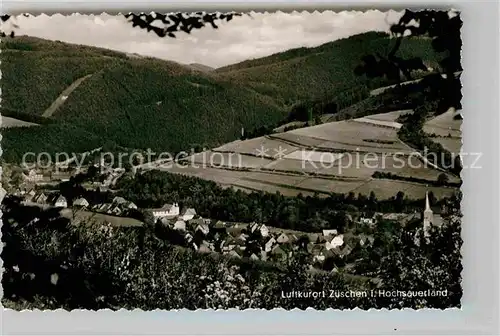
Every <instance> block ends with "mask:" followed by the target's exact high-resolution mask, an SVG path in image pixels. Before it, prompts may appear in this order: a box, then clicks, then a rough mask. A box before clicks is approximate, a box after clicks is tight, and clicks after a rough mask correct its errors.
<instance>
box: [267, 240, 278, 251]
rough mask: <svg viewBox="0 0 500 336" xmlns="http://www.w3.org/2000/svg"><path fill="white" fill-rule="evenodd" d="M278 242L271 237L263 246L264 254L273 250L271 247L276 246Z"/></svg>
mask: <svg viewBox="0 0 500 336" xmlns="http://www.w3.org/2000/svg"><path fill="white" fill-rule="evenodd" d="M277 243H278V242H277V241H276V239H274V237H271V238H270V239H269V240H268V241H267V242H266V244H265V245H264V251H265V252H271V250H272V249H273V246H274V245H276V244H277Z"/></svg>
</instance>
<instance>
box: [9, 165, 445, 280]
mask: <svg viewBox="0 0 500 336" xmlns="http://www.w3.org/2000/svg"><path fill="white" fill-rule="evenodd" d="M88 170H89V168H86V169H85V170H84V171H85V172H86V173H88ZM77 173H78V174H81V171H80V170H78V171H75V170H71V169H68V170H67V171H66V172H64V173H63V174H61V173H58V174H54V173H50V172H49V173H48V172H47V171H45V172H41V171H39V170H36V169H31V170H29V171H26V172H23V174H22V178H23V181H22V183H20V184H19V185H18V186H17V187H16V188H15V190H14V191H13V192H12V194H13V195H14V196H17V197H19V198H20V199H22V204H23V205H26V206H38V207H41V208H43V209H49V208H58V209H60V213H61V216H64V217H67V218H68V219H70V220H71V222H72V223H73V224H76V225H77V224H78V223H79V222H81V221H89V220H90V221H95V222H98V223H100V224H102V225H111V226H114V227H130V226H142V225H145V222H146V221H148V222H150V223H152V224H154V225H156V227H159V228H160V230H159V231H160V232H161V238H162V239H165V240H166V241H169V242H170V243H172V244H174V245H179V246H183V247H185V248H189V249H192V250H194V251H198V252H200V253H218V254H222V255H225V256H228V257H232V258H244V259H246V258H248V259H250V260H254V261H257V260H260V261H263V262H275V263H280V262H283V261H286V260H287V259H288V258H290V257H292V256H293V255H294V254H295V253H297V252H299V251H300V252H303V253H306V254H307V255H309V256H310V260H311V267H316V268H320V269H324V268H325V266H324V265H325V264H326V261H328V260H330V261H331V260H335V262H334V266H333V269H328V270H335V269H336V266H335V265H344V266H345V267H352V266H353V264H354V263H355V262H356V261H359V258H357V257H358V255H359V254H360V251H362V250H367V249H369V248H370V247H372V246H373V244H374V241H375V237H374V232H375V231H376V230H375V228H376V226H377V224H378V223H379V222H380V221H386V222H387V221H388V222H393V223H395V224H396V225H403V226H404V225H405V223H408V222H412V221H413V222H415V221H419V220H420V219H424V226H429V224H430V223H431V222H432V223H433V224H434V223H436V224H437V225H440V224H441V222H442V218H441V213H433V211H432V210H431V208H430V206H429V202H428V199H427V201H426V205H425V206H426V208H425V211H424V212H423V216H422V213H421V214H419V213H372V214H366V213H356V214H353V213H350V214H348V215H347V220H348V221H349V223H350V224H349V227H351V228H355V229H350V230H348V231H346V232H338V231H337V230H335V229H333V230H328V229H325V230H322V231H321V232H313V233H311V232H302V231H293V230H287V229H280V228H274V227H269V226H266V225H265V224H261V223H256V222H253V223H232V222H224V221H221V220H217V219H210V218H203V217H202V216H200V215H199V214H197V211H196V209H195V208H192V207H180V205H179V204H178V203H172V204H164V205H163V206H161V207H159V208H139V207H138V206H137V205H136V204H134V202H132V201H129V200H126V199H125V198H123V197H120V196H115V197H113V198H112V200H110V201H95V200H88V199H86V198H85V197H77V198H75V199H73V200H72V201H70V200H67V199H66V198H65V197H64V196H63V195H61V193H60V192H58V191H57V189H50V188H49V189H47V186H51V188H53V187H54V186H57V185H58V184H59V183H64V182H67V181H69V179H70V178H71V177H72V176H77V175H78V174H77ZM123 174H125V171H124V170H123V169H109V170H108V171H107V173H105V174H101V175H100V177H99V181H100V182H96V181H94V182H91V181H88V180H82V181H81V184H82V185H85V186H86V189H88V190H102V189H101V188H107V190H109V189H110V188H111V189H112V188H113V186H114V185H115V184H116V181H117V180H118V179H119V178H120V177H121V176H123ZM62 176H63V178H62ZM11 187H12V186H11ZM146 219H147V220H146ZM353 251H354V252H357V253H353ZM361 254H362V253H361Z"/></svg>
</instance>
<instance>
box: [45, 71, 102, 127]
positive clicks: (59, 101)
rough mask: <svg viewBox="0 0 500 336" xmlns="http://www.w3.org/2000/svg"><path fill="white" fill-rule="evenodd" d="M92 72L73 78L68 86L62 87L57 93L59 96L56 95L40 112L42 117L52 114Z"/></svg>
mask: <svg viewBox="0 0 500 336" xmlns="http://www.w3.org/2000/svg"><path fill="white" fill-rule="evenodd" d="M92 75H93V74H89V75H86V76H83V77H81V78H78V79H77V80H75V81H74V82H73V83H71V84H70V86H68V87H67V88H66V89H64V91H63V92H62V93H61V94H60V95H59V97H57V98H56V99H55V100H54V101H53V102H52V104H51V105H50V106H49V107H48V108H47V109H46V110H45V111H44V112H43V114H42V117H46V118H48V117H50V116H52V114H54V112H56V111H57V109H58V108H59V107H61V106H62V104H64V102H65V101H66V99H68V97H69V95H70V94H71V93H72V92H73V91H75V90H76V88H77V87H79V86H80V84H82V83H83V81H84V80H86V79H87V78H89V77H91V76H92Z"/></svg>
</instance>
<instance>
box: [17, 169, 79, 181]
mask: <svg viewBox="0 0 500 336" xmlns="http://www.w3.org/2000/svg"><path fill="white" fill-rule="evenodd" d="M71 176H72V172H70V171H67V170H57V171H52V170H50V169H45V170H40V169H30V170H29V171H27V172H23V173H22V177H23V180H24V182H26V183H32V184H44V183H50V182H64V181H69V179H70V177H71Z"/></svg>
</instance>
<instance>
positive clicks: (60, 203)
mask: <svg viewBox="0 0 500 336" xmlns="http://www.w3.org/2000/svg"><path fill="white" fill-rule="evenodd" d="M54 206H55V207H56V208H67V207H68V201H66V197H64V196H62V195H59V197H57V199H56V201H55V202H54Z"/></svg>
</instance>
